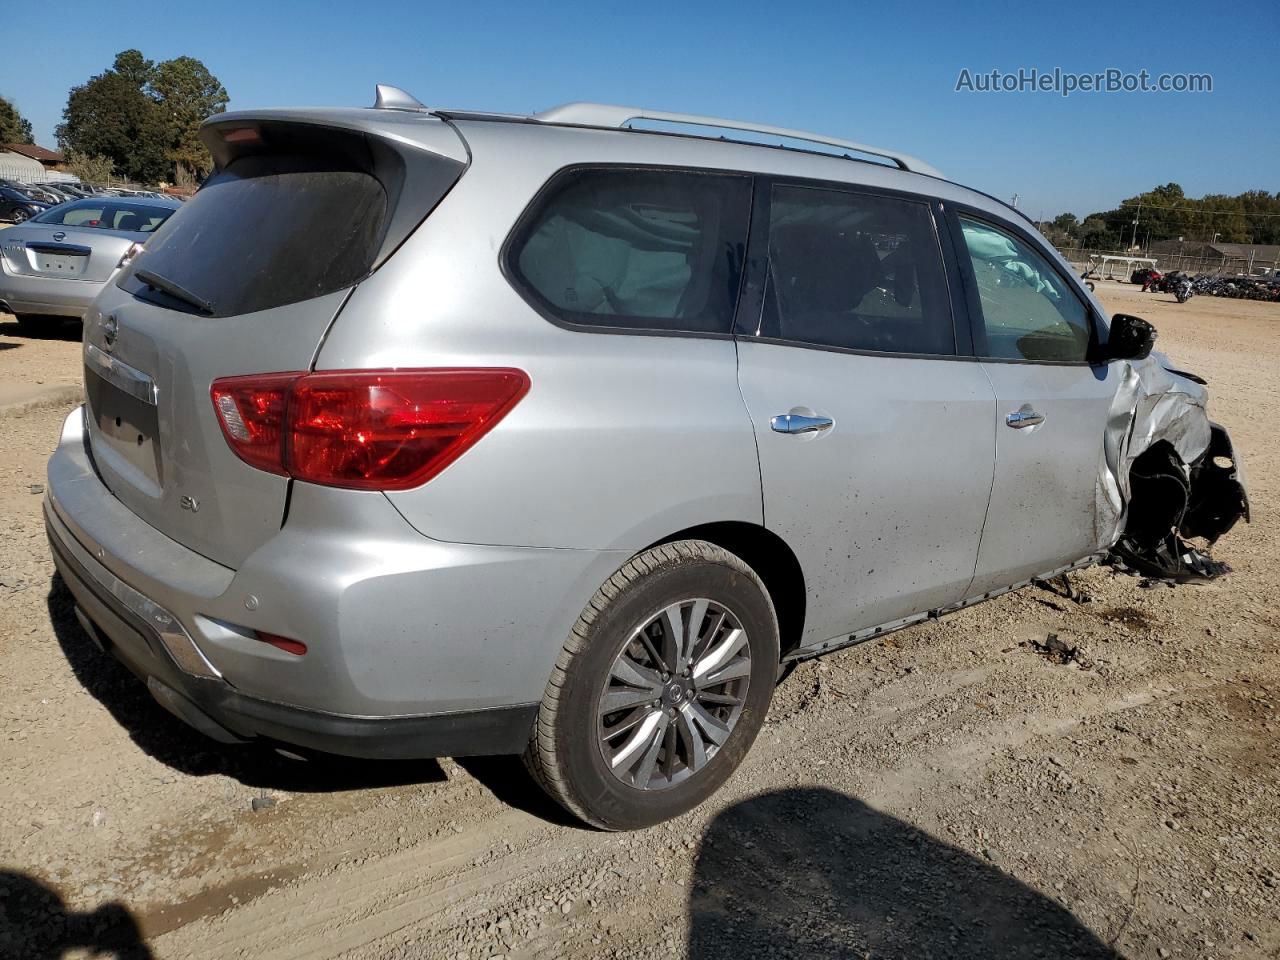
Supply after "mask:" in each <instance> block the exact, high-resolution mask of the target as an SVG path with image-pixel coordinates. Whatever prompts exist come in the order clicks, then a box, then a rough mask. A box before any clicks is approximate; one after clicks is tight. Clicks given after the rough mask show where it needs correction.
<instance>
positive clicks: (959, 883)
mask: <svg viewBox="0 0 1280 960" xmlns="http://www.w3.org/2000/svg"><path fill="white" fill-rule="evenodd" d="M689 956H690V957H691V958H695V960H719V958H724V960H751V958H765V957H767V958H770V960H778V958H785V957H804V958H806V960H809V958H823V957H831V958H836V957H839V958H846V957H875V958H877V960H881V958H890V957H901V958H904V960H905V958H910V960H923V958H928V957H936V958H943V957H945V958H948V960H952V958H954V960H964V958H972V960H979V958H981V960H1024V958H1026V960H1030V958H1032V957H1041V958H1043V957H1071V958H1073V960H1094V958H1096V960H1119V958H1120V957H1121V955H1120V954H1118V953H1117V952H1116V951H1115V950H1114V949H1112V948H1111V947H1110V946H1108V945H1107V944H1105V943H1104V942H1103V941H1102V940H1100V939H1099V938H1098V937H1097V936H1096V935H1095V934H1094V933H1093V932H1092V931H1090V930H1089V929H1088V928H1087V927H1085V926H1084V925H1083V924H1082V923H1081V922H1080V921H1079V920H1077V919H1076V918H1075V917H1074V916H1072V914H1071V913H1070V912H1069V911H1068V910H1066V909H1065V908H1064V907H1063V906H1062V905H1061V904H1059V903H1057V902H1055V901H1054V900H1052V899H1050V898H1049V897H1046V896H1044V895H1043V894H1041V893H1038V892H1037V891H1035V890H1033V889H1032V888H1031V887H1028V886H1026V885H1025V884H1023V883H1021V882H1020V881H1018V880H1015V879H1014V878H1013V877H1011V876H1009V875H1008V874H1006V873H1004V872H1002V871H1001V870H999V869H997V868H996V867H995V866H993V865H992V864H991V863H990V862H988V861H986V860H980V859H977V858H975V857H972V856H970V855H969V854H967V853H965V852H963V851H962V850H958V849H956V848H955V847H952V846H950V845H948V844H946V843H943V842H942V841H940V840H937V839H935V838H934V837H931V836H930V835H929V834H927V833H925V832H923V831H921V830H919V829H918V828H916V827H914V826H912V825H911V824H909V823H905V822H903V821H901V820H898V819H896V818H894V817H891V816H888V815H886V814H883V813H880V812H878V811H876V810H873V809H872V808H871V807H869V806H867V805H866V804H864V803H862V802H861V801H859V800H856V799H854V798H853V797H849V796H846V795H844V794H840V793H836V792H834V791H831V790H825V789H787V790H779V791H776V792H773V793H766V794H763V795H761V796H758V797H753V798H752V799H749V800H745V801H743V802H742V803H738V804H736V805H734V806H732V807H729V808H728V809H727V810H725V811H724V812H723V813H721V814H719V815H718V816H717V817H716V818H715V819H714V820H713V821H712V822H711V825H710V826H709V827H708V829H707V831H706V833H705V835H704V836H703V838H702V842H701V846H700V848H699V851H698V855H697V859H696V862H695V865H694V878H693V885H692V888H691V890H690V895H689Z"/></svg>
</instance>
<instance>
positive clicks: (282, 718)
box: [45, 410, 620, 758]
mask: <svg viewBox="0 0 1280 960" xmlns="http://www.w3.org/2000/svg"><path fill="white" fill-rule="evenodd" d="M48 476H49V483H48V485H47V496H46V500H45V521H46V528H47V531H48V536H49V542H50V546H51V549H52V553H53V557H54V561H55V563H56V565H57V569H58V571H59V573H60V574H61V576H62V578H63V580H64V581H65V582H66V584H67V586H68V587H69V589H70V590H71V592H72V594H73V596H74V597H75V601H76V604H77V607H78V609H79V611H80V614H81V616H82V623H85V624H86V625H87V629H88V630H89V632H90V634H91V635H92V636H93V637H94V639H95V641H96V642H97V643H98V644H99V645H100V646H102V647H103V649H105V650H108V651H109V652H110V653H112V654H113V655H114V656H115V657H116V658H118V659H119V660H121V661H122V662H123V663H124V664H125V665H126V666H127V667H128V668H129V669H130V670H131V671H132V672H133V673H134V674H136V675H137V676H138V677H140V678H142V679H143V680H144V682H145V683H146V684H147V686H148V688H149V689H150V691H151V693H152V695H153V696H154V697H155V698H156V700H157V701H159V702H160V703H161V704H162V705H163V706H164V707H166V709H168V710H169V711H170V712H172V713H174V714H175V715H177V716H178V717H180V718H181V719H183V720H184V721H186V722H187V723H189V724H190V725H191V726H193V727H195V728H196V729H198V730H201V731H202V732H204V733H206V734H207V735H209V736H211V737H214V738H215V739H220V740H223V741H231V742H233V741H240V740H249V739H254V738H266V739H269V740H272V741H279V742H283V743H287V744H294V745H298V746H303V747H307V748H311V749H315V750H321V751H325V752H330V753H337V754H344V755H348V756H359V757H377V758H392V757H399V758H405V757H430V756H468V755H477V754H495V753H518V752H520V751H521V750H523V748H524V746H525V744H526V742H527V739H528V736H529V733H530V730H531V729H532V724H533V718H534V715H535V713H536V710H537V703H538V701H539V700H540V699H541V697H542V692H543V689H544V688H545V685H546V682H547V678H548V677H549V676H550V673H551V668H552V665H553V664H554V661H555V657H556V656H557V655H558V653H559V650H560V647H561V645H562V643H563V640H564V637H565V636H566V635H567V633H568V630H569V628H570V627H571V626H572V623H573V620H574V619H575V618H576V617H577V615H578V613H579V611H580V610H581V609H582V606H583V605H585V603H586V600H587V599H588V598H589V597H590V596H591V593H592V592H593V591H594V590H595V588H596V587H597V586H598V585H599V584H600V583H601V582H603V580H604V579H605V578H607V577H608V576H609V574H610V573H612V571H613V569H615V568H616V566H617V565H618V563H619V562H620V560H619V559H618V558H617V557H616V556H614V555H612V554H607V553H606V554H597V553H588V552H585V551H566V550H531V549H528V548H506V547H477V546H472V545H464V544H445V543H439V542H437V541H432V540H428V539H427V538H425V537H423V536H422V535H421V534H418V533H417V532H416V531H414V530H413V529H412V528H411V527H409V526H408V524H407V523H405V522H404V520H403V519H402V518H400V517H399V515H398V514H397V513H396V512H395V510H394V508H392V507H391V505H390V503H389V502H387V500H386V498H384V497H381V495H373V496H371V497H363V496H362V497H360V499H359V501H358V504H359V506H358V507H357V508H356V509H355V510H354V512H353V511H352V510H351V509H350V508H349V505H346V504H338V503H336V502H335V501H332V500H325V499H324V497H325V496H326V495H327V494H324V493H323V492H320V493H317V492H316V491H312V492H311V495H312V496H318V497H320V498H321V499H320V502H319V503H311V502H309V497H308V493H307V490H306V489H305V485H299V486H300V487H302V488H304V489H302V490H300V491H299V492H295V495H294V498H293V503H292V504H291V507H290V513H289V521H288V523H287V524H286V525H285V526H284V527H283V528H282V529H281V530H280V532H279V533H278V534H276V535H275V536H274V537H272V538H271V539H270V540H268V541H267V543H265V544H264V545H263V546H262V547H261V548H259V550H258V551H256V552H255V553H254V554H252V555H251V556H250V557H249V558H248V559H247V560H246V561H245V563H244V564H242V565H241V567H240V569H239V570H230V569H228V568H225V567H222V566H220V565H218V564H216V563H214V562H213V561H211V560H208V559H206V558H204V557H202V556H200V555H199V554H196V553H194V552H193V551H191V550H189V549H187V548H186V547H184V546H182V545H181V544H179V543H177V542H176V541H174V540H171V539H169V538H168V537H166V536H165V535H164V534H162V533H161V532H160V531H158V530H156V529H155V528H153V527H151V526H149V525H148V524H146V523H144V522H143V521H142V520H141V519H139V518H138V517H137V516H136V515H135V514H133V513H132V512H131V511H130V510H129V509H128V508H127V507H125V506H124V504H122V503H121V502H120V501H119V500H117V499H116V498H115V497H114V496H113V495H112V494H111V492H110V491H109V490H108V489H107V488H106V487H105V485H103V483H102V481H101V480H100V479H99V478H98V476H97V474H96V472H95V471H94V469H93V463H92V458H91V457H90V455H89V452H88V450H87V448H86V446H85V437H84V430H83V421H82V416H81V411H79V410H77V411H75V412H74V413H73V414H72V415H71V416H70V417H69V418H68V420H67V423H66V425H65V427H64V430H63V436H62V440H61V442H60V443H59V446H58V448H57V450H56V451H55V452H54V455H53V457H52V458H51V459H50V462H49V474H48ZM338 492H339V491H334V492H333V493H338ZM341 492H347V491H341ZM339 507H341V508H342V509H339ZM344 510H345V512H346V513H347V514H352V515H351V516H349V517H347V519H346V520H343V519H342V517H341V516H340V514H341V513H342V512H343V511H344ZM335 524H337V525H339V528H338V529H335ZM343 524H347V525H352V524H353V525H354V526H355V528H356V529H355V530H351V529H346V527H344V526H342V525H343ZM379 524H382V525H381V526H380V525H379ZM250 597H252V598H253V601H254V602H253V604H252V607H250V605H249V604H247V603H246V599H247V598H250ZM254 630H262V631H265V632H270V633H277V634H280V635H284V636H289V637H293V638H298V639H301V640H303V641H304V642H305V643H306V644H307V647H308V651H307V654H306V655H305V656H301V657H297V656H293V655H291V654H288V653H284V652H282V651H280V650H277V649H276V648H275V647H272V646H269V645H267V644H264V643H261V642H259V641H258V640H256V639H254V636H253V631H254ZM184 638H185V639H184ZM187 643H189V644H190V647H191V649H190V650H189V649H187V648H186V647H185V646H184V644H187ZM192 650H194V654H193V653H192ZM202 661H203V662H204V663H205V664H206V665H207V669H205V668H204V667H202V666H201V662H202Z"/></svg>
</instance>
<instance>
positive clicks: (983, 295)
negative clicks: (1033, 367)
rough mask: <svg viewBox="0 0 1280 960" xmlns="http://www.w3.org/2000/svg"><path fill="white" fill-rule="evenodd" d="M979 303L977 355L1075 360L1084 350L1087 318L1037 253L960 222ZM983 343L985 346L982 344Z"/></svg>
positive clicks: (973, 223)
mask: <svg viewBox="0 0 1280 960" xmlns="http://www.w3.org/2000/svg"><path fill="white" fill-rule="evenodd" d="M960 228H961V231H962V232H963V234H964V242H965V246H966V248H967V249H968V251H969V259H970V260H971V261H972V263H973V273H974V279H975V280H976V281H977V285H978V296H979V298H980V299H981V301H982V321H983V327H984V329H985V333H986V336H985V338H984V337H982V336H979V337H978V338H977V340H978V344H977V346H978V353H979V355H981V356H986V357H999V358H1002V359H1009V360H1044V361H1051V362H1058V363H1066V362H1080V361H1083V360H1085V358H1086V357H1087V355H1088V351H1089V333H1090V330H1089V314H1088V311H1087V310H1086V309H1085V306H1084V304H1083V303H1081V301H1080V298H1079V297H1077V296H1076V295H1075V294H1074V293H1073V292H1072V291H1071V290H1070V289H1069V288H1068V287H1067V284H1066V281H1065V280H1063V278H1062V277H1061V275H1059V274H1058V272H1057V271H1056V270H1054V269H1053V267H1051V266H1050V265H1049V263H1048V261H1046V260H1045V259H1044V258H1043V257H1042V256H1040V254H1038V253H1036V252H1035V251H1034V250H1033V249H1031V247H1029V246H1028V245H1027V244H1025V243H1023V242H1022V241H1021V240H1019V239H1018V238H1016V237H1014V236H1012V235H1010V234H1007V233H1005V232H1004V231H1002V230H997V229H996V228H995V227H991V226H988V225H987V224H985V223H979V222H978V221H976V220H968V219H966V218H964V217H961V218H960ZM983 339H985V340H986V346H985V348H984V347H983V345H982V341H983Z"/></svg>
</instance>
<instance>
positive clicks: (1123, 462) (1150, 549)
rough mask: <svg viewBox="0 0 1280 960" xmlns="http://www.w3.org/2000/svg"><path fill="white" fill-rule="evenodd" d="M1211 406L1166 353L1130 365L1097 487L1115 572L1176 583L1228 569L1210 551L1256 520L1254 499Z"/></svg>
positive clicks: (1198, 384) (1103, 537) (1197, 383)
mask: <svg viewBox="0 0 1280 960" xmlns="http://www.w3.org/2000/svg"><path fill="white" fill-rule="evenodd" d="M1207 404H1208V391H1206V390H1205V383H1204V381H1203V380H1201V379H1200V378H1199V377H1196V376H1194V375H1192V374H1187V373H1182V372H1180V371H1177V370H1173V369H1172V368H1171V367H1170V366H1169V363H1168V360H1167V358H1166V357H1164V356H1163V355H1162V354H1159V353H1154V352H1153V353H1152V354H1151V356H1149V357H1147V358H1146V359H1144V360H1141V361H1137V362H1132V363H1129V364H1128V369H1127V370H1126V371H1125V373H1124V374H1123V375H1122V377H1121V382H1120V385H1119V387H1118V389H1117V391H1116V396H1115V400H1114V402H1113V404H1112V407H1111V411H1110V415H1109V416H1108V419H1107V428H1106V437H1105V440H1104V444H1103V448H1104V452H1103V460H1104V463H1103V464H1102V469H1101V470H1100V471H1099V484H1098V511H1097V517H1098V523H1099V528H1100V529H1099V531H1098V532H1099V534H1100V538H1099V539H1100V542H1102V543H1104V544H1110V545H1111V546H1110V552H1109V554H1108V562H1110V563H1112V564H1113V565H1114V566H1116V567H1118V568H1120V569H1124V570H1129V571H1131V572H1134V573H1137V574H1140V575H1142V576H1145V577H1150V578H1153V579H1158V580H1165V581H1169V582H1172V583H1186V582H1189V581H1195V580H1206V579H1213V578H1215V577H1219V576H1221V575H1222V574H1224V573H1227V572H1228V571H1229V570H1230V568H1229V567H1228V566H1227V565H1226V564H1224V563H1220V562H1218V561H1216V560H1213V559H1212V558H1211V557H1210V556H1209V554H1208V552H1207V548H1208V547H1212V545H1213V544H1214V543H1215V542H1217V540H1218V539H1219V538H1220V537H1221V536H1223V535H1224V534H1225V533H1227V531H1229V530H1230V529H1231V528H1232V527H1233V526H1234V525H1235V523H1236V521H1237V520H1239V519H1240V518H1241V517H1244V519H1245V522H1248V521H1249V498H1248V493H1247V490H1246V487H1245V478H1244V471H1243V468H1242V466H1241V464H1240V460H1239V457H1237V455H1236V452H1235V448H1234V447H1233V445H1232V443H1231V438H1230V436H1228V434H1227V431H1226V430H1225V429H1223V428H1222V427H1221V426H1219V425H1218V424H1216V423H1213V422H1212V421H1211V420H1210V419H1209V415H1208V409H1207ZM1189 540H1201V541H1203V542H1204V543H1205V544H1206V548H1205V549H1200V548H1199V547H1197V546H1195V545H1193V544H1191V543H1189V542H1188V541H1189Z"/></svg>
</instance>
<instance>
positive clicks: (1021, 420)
mask: <svg viewBox="0 0 1280 960" xmlns="http://www.w3.org/2000/svg"><path fill="white" fill-rule="evenodd" d="M1004 422H1005V423H1007V424H1008V425H1009V426H1011V427H1013V429H1015V430H1023V429H1025V428H1027V427H1034V426H1036V425H1037V424H1040V423H1044V414H1043V413H1036V412H1035V411H1034V410H1032V409H1031V408H1030V407H1023V408H1022V409H1021V410H1015V411H1013V413H1011V414H1009V415H1008V416H1007V417H1005V418H1004Z"/></svg>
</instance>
